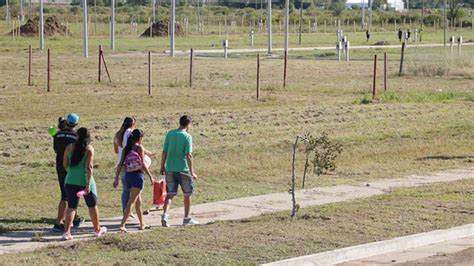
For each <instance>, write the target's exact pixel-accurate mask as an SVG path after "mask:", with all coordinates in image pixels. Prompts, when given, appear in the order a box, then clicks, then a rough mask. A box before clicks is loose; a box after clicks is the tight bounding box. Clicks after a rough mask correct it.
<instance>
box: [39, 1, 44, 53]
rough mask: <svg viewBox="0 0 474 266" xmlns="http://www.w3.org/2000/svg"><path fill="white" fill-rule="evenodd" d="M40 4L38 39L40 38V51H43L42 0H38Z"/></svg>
mask: <svg viewBox="0 0 474 266" xmlns="http://www.w3.org/2000/svg"><path fill="white" fill-rule="evenodd" d="M39 2H40V7H39V8H40V23H39V24H40V25H39V27H40V28H39V38H40V43H39V46H40V49H41V50H44V17H43V0H39Z"/></svg>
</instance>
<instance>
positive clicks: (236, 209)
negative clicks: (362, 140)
mask: <svg viewBox="0 0 474 266" xmlns="http://www.w3.org/2000/svg"><path fill="white" fill-rule="evenodd" d="M473 177H474V167H471V168H467V169H459V170H450V171H445V172H440V173H436V174H432V175H423V176H421V175H413V176H408V177H406V178H401V179H389V180H381V181H374V182H370V183H369V184H367V183H364V184H360V185H352V186H351V185H339V186H332V187H323V188H316V189H308V190H301V191H298V192H297V202H298V204H300V206H301V207H308V206H315V205H323V204H328V203H334V202H343V201H350V200H353V199H357V198H363V197H370V196H375V195H380V194H385V193H389V192H390V191H391V189H392V188H397V187H414V186H422V185H428V184H432V183H437V182H449V181H455V180H461V179H469V178H473ZM117 200H118V199H117ZM290 208H291V198H290V196H289V195H288V193H286V192H282V193H273V194H268V195H261V196H254V197H246V198H238V199H232V200H226V201H220V202H211V203H204V204H199V205H196V206H194V207H193V208H192V215H193V216H194V217H195V218H196V219H198V220H199V221H200V222H201V223H202V224H206V223H210V222H214V221H222V220H237V219H245V218H250V217H255V216H259V215H262V214H264V213H272V212H279V211H285V210H290ZM160 214H161V213H159V212H152V213H150V214H149V215H147V216H146V217H145V222H146V223H148V224H149V225H151V226H160V225H161V220H160ZM170 216H171V219H170V222H171V224H172V225H174V226H177V225H179V224H180V223H181V222H182V216H183V209H182V208H176V209H172V210H171V211H170ZM120 220H121V217H115V218H108V219H104V220H103V222H102V224H103V225H105V226H107V227H108V228H109V231H110V232H117V229H118V225H119V223H120ZM134 222H135V224H133V225H130V227H128V229H129V232H137V227H138V225H137V221H134ZM91 231H92V227H91V224H90V223H86V224H85V225H84V226H83V227H82V228H81V229H80V230H79V231H76V232H73V235H74V236H75V238H76V239H77V240H82V239H89V238H91V237H92V234H91V233H90V232H91ZM32 237H35V239H37V240H40V241H42V242H39V241H34V242H33V241H32ZM60 238H61V233H54V232H52V231H51V230H50V229H38V230H33V231H16V232H8V233H4V234H1V235H0V254H3V253H7V252H21V251H27V250H34V249H37V248H41V247H45V246H47V245H51V244H53V245H61V244H62V243H64V242H60Z"/></svg>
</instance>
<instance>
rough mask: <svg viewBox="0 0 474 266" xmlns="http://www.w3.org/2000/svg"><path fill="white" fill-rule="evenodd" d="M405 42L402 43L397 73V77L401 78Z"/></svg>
mask: <svg viewBox="0 0 474 266" xmlns="http://www.w3.org/2000/svg"><path fill="white" fill-rule="evenodd" d="M405 46H406V44H405V40H403V43H402V53H401V55H400V71H399V72H398V75H399V76H402V75H403V58H404V55H405Z"/></svg>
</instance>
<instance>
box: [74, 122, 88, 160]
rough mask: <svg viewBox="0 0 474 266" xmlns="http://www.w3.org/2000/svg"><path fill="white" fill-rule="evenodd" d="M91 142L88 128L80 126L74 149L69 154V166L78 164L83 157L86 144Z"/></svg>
mask: <svg viewBox="0 0 474 266" xmlns="http://www.w3.org/2000/svg"><path fill="white" fill-rule="evenodd" d="M90 143H91V135H90V133H89V130H88V129H87V128H85V127H81V128H79V129H78V130H77V141H76V144H75V147H74V151H73V152H72V156H71V166H74V165H77V164H79V162H80V161H81V160H82V158H83V157H84V153H85V152H86V149H87V146H88V145H89V144H90Z"/></svg>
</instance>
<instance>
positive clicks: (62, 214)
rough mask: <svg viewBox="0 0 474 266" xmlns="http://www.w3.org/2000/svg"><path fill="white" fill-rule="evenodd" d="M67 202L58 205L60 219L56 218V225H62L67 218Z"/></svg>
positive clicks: (62, 201)
mask: <svg viewBox="0 0 474 266" xmlns="http://www.w3.org/2000/svg"><path fill="white" fill-rule="evenodd" d="M66 211H67V201H65V200H61V201H59V204H58V217H57V218H56V224H62V223H63V221H64V219H65V218H66Z"/></svg>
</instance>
